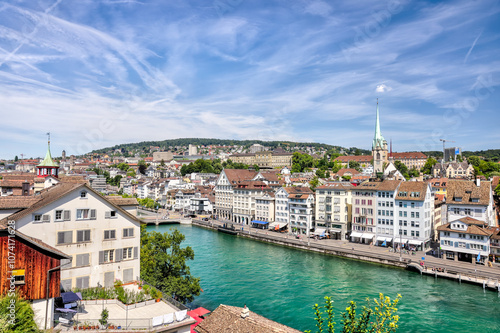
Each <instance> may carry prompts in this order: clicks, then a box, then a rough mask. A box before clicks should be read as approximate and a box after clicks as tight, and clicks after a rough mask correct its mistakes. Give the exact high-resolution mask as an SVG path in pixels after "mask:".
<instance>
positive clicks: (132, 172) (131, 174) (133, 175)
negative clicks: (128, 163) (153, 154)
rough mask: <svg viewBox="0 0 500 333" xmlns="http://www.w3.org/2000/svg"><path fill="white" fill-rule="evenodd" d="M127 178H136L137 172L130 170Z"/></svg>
mask: <svg viewBox="0 0 500 333" xmlns="http://www.w3.org/2000/svg"><path fill="white" fill-rule="evenodd" d="M127 177H135V171H134V169H132V168H130V169H128V171H127Z"/></svg>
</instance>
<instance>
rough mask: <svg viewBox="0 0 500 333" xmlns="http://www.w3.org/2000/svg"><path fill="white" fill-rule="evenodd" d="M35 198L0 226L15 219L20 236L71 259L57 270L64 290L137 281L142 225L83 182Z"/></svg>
mask: <svg viewBox="0 0 500 333" xmlns="http://www.w3.org/2000/svg"><path fill="white" fill-rule="evenodd" d="M35 198H37V199H38V200H37V201H35V202H34V203H33V204H32V205H31V206H29V207H27V208H25V209H20V210H19V211H17V212H16V213H14V214H12V215H9V216H7V217H5V218H3V219H2V220H0V223H3V224H5V223H7V221H8V220H15V221H16V228H17V230H18V231H19V232H21V233H24V234H26V235H27V236H30V237H36V238H38V239H40V240H41V241H42V242H44V243H46V244H48V245H49V246H52V247H54V248H57V249H58V250H59V251H61V252H63V253H65V254H67V255H69V256H70V257H71V258H72V259H73V260H72V262H71V264H70V265H68V266H63V268H62V269H61V287H62V288H63V289H64V290H69V289H71V288H75V287H77V288H88V287H95V286H98V285H102V286H105V287H109V286H112V285H113V282H114V281H115V280H116V279H119V280H121V281H124V282H127V281H134V280H136V279H138V277H139V275H140V264H139V256H140V253H139V247H140V224H141V223H143V222H141V221H139V220H138V219H137V218H136V217H135V216H133V215H132V214H130V213H129V212H127V211H125V210H124V209H123V208H121V207H120V206H117V205H115V204H113V203H112V202H110V201H109V200H107V199H106V198H105V197H103V196H102V195H100V194H99V193H98V192H96V191H95V190H93V189H92V188H91V187H89V186H88V185H87V184H70V183H60V184H57V185H54V186H51V187H49V188H47V189H44V190H43V191H41V192H40V193H39V194H38V195H37V196H35ZM0 200H1V199H0ZM63 264H65V263H63Z"/></svg>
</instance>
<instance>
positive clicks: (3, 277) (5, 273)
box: [0, 220, 71, 329]
mask: <svg viewBox="0 0 500 333" xmlns="http://www.w3.org/2000/svg"><path fill="white" fill-rule="evenodd" d="M9 226H10V224H9V222H8V221H7V220H2V221H1V222H0V267H2V269H1V270H0V295H5V294H7V293H8V292H9V291H10V290H11V281H12V279H14V280H13V282H12V283H13V284H14V286H15V290H16V291H17V292H18V293H19V295H20V296H21V297H22V298H24V299H27V300H30V301H32V307H33V310H34V312H35V317H34V319H35V322H36V323H37V325H38V327H39V328H41V329H43V328H50V327H51V324H52V320H53V317H54V306H53V304H54V298H55V297H59V296H60V290H61V287H60V286H61V268H60V265H61V260H66V261H67V260H68V259H70V258H71V257H70V256H68V255H67V254H65V253H63V252H61V251H60V250H58V249H56V248H54V247H52V246H50V245H48V244H46V243H44V242H42V241H41V240H40V239H37V238H33V237H30V236H27V235H25V234H24V233H22V232H19V231H15V229H10V230H9ZM12 230H14V233H11V231H12ZM12 248H14V249H15V251H11V250H10V249H12ZM13 253H15V255H12V254H13ZM11 259H12V260H11ZM11 265H13V266H11ZM47 281H49V283H48V285H47ZM47 291H48V294H47ZM47 300H48V306H47ZM46 309H47V310H46ZM45 318H47V320H46V321H45ZM45 323H47V326H45Z"/></svg>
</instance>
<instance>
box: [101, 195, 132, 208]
mask: <svg viewBox="0 0 500 333" xmlns="http://www.w3.org/2000/svg"><path fill="white" fill-rule="evenodd" d="M105 198H106V199H107V200H108V201H109V202H112V203H114V204H115V205H117V206H138V205H139V203H138V202H137V199H136V198H123V197H121V196H119V195H109V196H106V197H105Z"/></svg>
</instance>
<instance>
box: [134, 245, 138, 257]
mask: <svg viewBox="0 0 500 333" xmlns="http://www.w3.org/2000/svg"><path fill="white" fill-rule="evenodd" d="M137 258H139V248H138V247H137V246H136V247H134V259H137Z"/></svg>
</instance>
